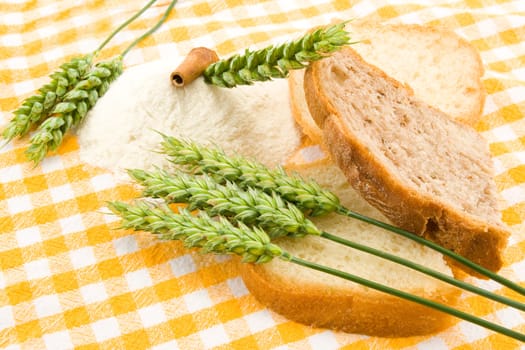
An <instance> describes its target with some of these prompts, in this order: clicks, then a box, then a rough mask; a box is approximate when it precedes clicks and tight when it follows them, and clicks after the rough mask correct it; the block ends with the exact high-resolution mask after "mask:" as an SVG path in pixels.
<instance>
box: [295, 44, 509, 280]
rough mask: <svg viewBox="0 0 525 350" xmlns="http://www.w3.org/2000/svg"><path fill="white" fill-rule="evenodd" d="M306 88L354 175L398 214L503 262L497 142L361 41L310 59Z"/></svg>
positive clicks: (410, 224)
mask: <svg viewBox="0 0 525 350" xmlns="http://www.w3.org/2000/svg"><path fill="white" fill-rule="evenodd" d="M304 87H305V96H306V100H307V102H308V106H309V109H310V112H311V114H312V117H313V118H314V120H315V121H316V123H317V124H318V125H319V127H320V128H321V130H322V132H323V137H324V141H325V144H326V146H327V147H328V149H329V153H330V155H331V157H332V158H333V159H334V161H335V162H336V163H337V164H338V166H339V167H340V168H341V169H342V170H343V172H344V173H345V175H346V177H347V179H348V180H349V182H350V183H351V185H352V186H353V187H354V188H355V189H356V190H357V191H358V192H359V193H360V194H361V196H363V198H364V199H365V200H367V201H368V202H369V203H371V204H372V205H373V206H375V207H376V208H378V209H379V210H380V211H381V212H382V213H383V214H384V215H385V216H386V217H388V218H389V219H390V220H391V221H392V222H393V223H394V224H396V225H398V226H400V227H402V228H404V229H407V230H409V231H411V232H414V233H416V234H420V235H422V236H424V237H426V238H428V239H430V240H433V241H435V242H436V243H438V244H440V245H442V246H444V247H446V248H449V249H451V250H453V251H456V252H457V253H459V254H461V255H463V256H465V257H467V258H469V259H470V260H472V261H474V262H476V263H478V264H480V265H482V266H484V267H486V268H488V269H490V270H493V271H497V270H499V269H500V268H501V266H502V250H503V249H504V247H505V245H506V238H507V236H508V231H507V228H506V227H505V225H504V224H503V223H502V221H501V218H500V212H499V211H498V209H497V195H496V189H495V184H494V181H493V172H492V171H493V169H492V162H491V159H490V155H489V152H488V145H487V143H486V142H485V140H483V138H482V137H481V136H480V135H479V134H478V133H477V132H475V131H474V130H473V129H472V128H470V127H467V126H465V125H462V124H459V123H457V122H455V121H453V120H452V119H451V118H449V117H448V116H447V115H446V114H444V113H443V112H441V111H440V110H437V109H434V108H432V107H430V106H429V105H427V104H425V103H424V102H422V101H420V100H418V99H417V98H416V97H414V95H413V93H412V91H411V89H409V88H407V87H406V86H405V85H403V84H402V83H400V82H398V81H396V80H394V79H393V78H391V77H389V76H388V75H386V74H385V73H384V72H383V71H381V70H380V69H379V68H377V67H375V66H373V65H370V64H368V63H367V62H365V61H364V60H363V58H362V57H361V56H360V55H359V54H357V52H355V51H354V50H353V49H352V48H350V47H347V48H344V49H342V50H341V51H338V52H336V53H335V54H334V55H333V56H331V57H328V58H326V59H323V60H321V61H318V62H315V63H313V64H312V65H310V66H309V67H308V68H307V70H306V74H305V81H304Z"/></svg>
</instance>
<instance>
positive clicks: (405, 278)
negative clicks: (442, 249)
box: [240, 159, 460, 337]
mask: <svg viewBox="0 0 525 350" xmlns="http://www.w3.org/2000/svg"><path fill="white" fill-rule="evenodd" d="M293 170H294V171H295V172H297V173H299V174H300V175H301V176H302V177H304V178H308V179H313V180H315V181H317V182H318V183H319V184H320V185H321V186H323V188H327V189H330V190H332V191H334V192H335V193H336V194H337V195H338V197H339V198H340V199H341V202H342V203H343V204H344V205H345V206H347V207H349V208H352V209H353V210H355V211H356V212H359V213H362V214H364V215H368V216H370V217H374V218H376V219H379V220H382V221H386V222H388V219H387V218H386V217H384V215H382V214H381V213H380V212H379V211H378V210H377V209H375V208H374V207H372V206H371V205H369V204H368V203H366V202H365V201H364V200H363V199H362V198H361V197H360V195H359V194H358V193H357V192H356V191H355V190H354V189H353V188H352V187H351V186H350V184H349V183H348V181H347V180H346V178H345V176H344V175H343V173H342V171H341V170H340V169H339V168H338V167H337V166H336V165H335V164H334V163H332V162H330V161H328V160H327V159H323V160H320V161H316V162H312V163H303V164H302V165H296V166H295V168H294V169H293ZM311 219H312V221H313V222H314V223H315V224H316V226H318V227H319V228H320V229H322V230H324V231H326V232H330V233H332V234H336V235H338V236H340V237H344V238H346V239H349V240H352V241H354V242H359V243H361V244H365V245H368V246H372V247H375V248H377V249H380V250H382V251H385V252H389V253H392V254H395V255H397V256H402V257H404V258H406V259H409V260H411V261H413V262H416V263H419V264H421V265H424V266H427V267H430V268H433V269H434V270H437V271H440V272H442V273H444V274H447V275H449V276H451V275H452V271H451V269H450V268H449V266H448V265H447V264H446V263H445V262H444V260H443V256H442V255H441V254H439V253H436V252H435V251H433V250H430V249H428V248H426V247H423V246H421V245H419V244H417V243H414V242H413V241H411V240H408V239H406V238H404V237H401V236H398V235H395V234H393V233H391V232H388V231H386V230H383V229H380V228H377V227H375V226H372V225H368V224H366V223H363V222H360V221H358V220H355V219H350V218H346V217H342V216H340V215H336V214H331V215H328V216H326V217H318V218H311ZM277 243H278V244H279V245H280V246H281V247H283V248H285V249H286V250H287V251H288V252H290V253H291V254H293V255H295V256H298V257H300V258H303V259H306V260H309V261H313V262H316V263H320V264H323V265H328V266H331V267H334V268H337V269H340V270H343V271H346V272H349V273H352V274H357V275H358V276H360V277H363V278H366V279H370V280H373V281H376V282H379V283H382V284H386V285H388V286H390V287H394V288H398V289H401V290H403V291H405V292H408V293H411V294H416V295H418V296H421V297H425V298H429V299H431V300H434V301H436V302H440V303H444V304H446V305H450V306H454V305H455V304H456V303H457V300H458V297H459V294H460V291H459V289H457V288H455V287H451V286H450V285H448V284H444V283H442V282H440V281H438V280H436V279H433V278H431V277H428V276H425V275H423V274H421V273H419V272H415V271H413V270H410V269H408V268H406V267H403V266H401V265H397V264H394V263H391V262H389V261H386V260H384V259H380V258H378V257H374V256H372V255H369V254H366V253H362V252H358V251H356V250H353V249H351V248H346V247H343V246H341V245H338V244H335V243H333V242H331V241H328V240H326V239H322V238H319V237H312V236H310V237H304V238H297V239H293V238H283V239H281V240H279V241H278V242H277ZM240 269H241V275H242V277H243V280H244V282H245V284H246V286H247V288H248V289H249V290H250V292H251V293H252V294H253V295H254V296H255V297H256V298H257V299H258V300H259V301H260V302H262V303H263V304H264V305H266V306H268V307H269V308H270V309H272V310H274V311H276V312H278V313H280V314H281V315H283V316H285V317H287V318H288V319H291V320H294V321H297V322H300V323H304V324H308V325H312V326H317V327H325V328H330V329H335V330H340V331H345V332H349V333H360V334H366V335H372V336H382V337H404V336H414V335H424V334H431V333H435V332H438V331H440V330H443V329H445V328H447V327H449V326H450V325H451V324H453V323H454V322H455V319H454V318H453V317H451V316H449V315H446V314H444V313H441V312H439V311H435V310H433V309H430V308H427V307H424V306H421V305H419V304H415V303H413V302H410V301H406V300H404V299H401V298H397V297H393V296H390V295H387V294H384V293H381V292H378V291H374V290H371V289H369V288H366V287H363V286H361V285H358V284H355V283H352V282H349V281H345V280H342V279H340V278H337V277H333V276H329V275H326V274H323V273H321V272H318V271H313V270H309V269H307V268H304V267H301V266H297V265H293V264H290V263H286V262H284V261H280V260H277V259H276V260H274V261H271V262H270V263H267V264H261V265H252V264H241V267H240Z"/></svg>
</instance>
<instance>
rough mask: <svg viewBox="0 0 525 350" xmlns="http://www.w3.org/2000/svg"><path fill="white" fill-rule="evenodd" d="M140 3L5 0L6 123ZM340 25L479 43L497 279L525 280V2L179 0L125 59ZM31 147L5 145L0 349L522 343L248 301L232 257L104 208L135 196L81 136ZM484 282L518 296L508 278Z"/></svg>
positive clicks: (226, 47)
mask: <svg viewBox="0 0 525 350" xmlns="http://www.w3.org/2000/svg"><path fill="white" fill-rule="evenodd" d="M144 4H145V1H139V0H130V1H125V2H124V1H123V2H115V1H105V0H100V1H75V2H73V1H60V2H58V1H54V0H40V1H29V0H27V1H24V0H0V13H1V14H2V15H1V16H0V105H1V114H0V127H2V129H3V126H4V125H5V124H6V123H7V122H8V121H9V120H10V119H11V111H13V110H14V109H15V108H16V107H17V106H18V105H19V104H20V103H21V102H22V101H23V99H24V98H26V97H28V96H30V95H31V94H33V93H34V91H35V90H36V89H37V88H38V87H40V86H41V85H43V84H44V83H45V82H47V81H48V78H47V75H48V74H50V73H51V72H53V71H54V70H55V69H56V68H57V67H58V65H60V64H61V63H63V62H65V61H66V60H68V59H69V58H71V57H73V56H76V55H77V54H82V53H88V52H90V51H92V50H94V49H95V48H96V47H97V46H98V44H99V43H100V42H101V41H102V40H103V39H104V38H105V37H106V36H107V35H108V34H109V33H110V32H111V30H112V29H113V28H116V27H117V26H118V25H119V24H120V23H122V22H123V21H124V20H125V19H126V18H128V17H130V16H131V15H132V14H133V13H134V12H136V11H137V10H138V9H139V8H141V7H142V6H143V5H144ZM167 5H168V1H167V0H161V1H159V2H158V3H156V4H155V5H154V6H153V7H152V8H151V9H150V10H149V11H148V12H146V13H145V14H144V15H143V16H142V17H141V18H139V19H138V20H137V21H136V22H134V23H133V24H131V25H130V26H129V28H127V29H126V30H125V31H124V32H122V33H121V34H120V35H118V36H117V37H115V38H114V40H113V41H112V42H111V43H110V45H108V47H107V48H106V49H105V50H104V51H103V52H102V53H101V58H104V57H110V56H113V55H115V54H117V53H119V52H121V51H122V50H123V49H124V48H125V47H126V46H127V45H128V44H129V43H130V42H131V41H132V40H133V39H134V38H135V37H137V36H138V35H140V34H141V33H142V32H143V31H145V30H146V29H147V28H149V27H151V26H152V25H153V24H154V23H155V22H156V21H157V20H158V19H159V18H160V16H161V15H162V13H163V12H164V10H165V8H166V7H167ZM333 18H368V19H370V20H374V21H384V22H403V23H420V24H429V25H436V26H444V27H446V28H449V29H451V30H454V31H455V32H457V33H458V34H460V35H461V36H463V37H464V38H466V39H467V40H469V41H470V42H472V43H473V45H474V46H475V47H476V48H477V49H478V50H479V51H480V53H481V56H482V59H483V62H484V65H485V68H486V73H485V76H484V84H485V88H486V90H487V92H488V97H487V101H486V105H485V110H484V115H483V117H482V120H481V122H480V123H479V125H478V126H477V128H478V129H479V131H480V132H481V133H482V134H483V135H484V136H485V137H486V138H487V140H488V141H489V143H490V147H491V151H492V154H493V159H494V164H495V168H496V181H497V185H498V189H499V191H500V193H501V197H502V210H503V217H504V220H505V221H506V222H507V223H508V224H509V225H510V226H511V228H512V229H513V230H514V234H513V236H512V238H511V240H510V245H509V248H508V250H507V253H506V265H505V267H504V269H503V270H502V272H501V273H502V274H503V275H505V276H506V277H508V278H510V279H512V280H514V281H517V282H520V283H522V284H523V283H525V257H524V255H525V229H524V221H525V3H524V2H523V1H522V0H514V1H512V0H465V1H460V0H435V1H430V0H428V1H424V0H423V1H411V0H391V1H386V0H355V1H345V0H309V1H308V0H293V1H292V0H290V1H271V0H267V1H256V0H211V1H202V0H196V1H188V0H186V1H183V0H180V1H179V3H178V4H177V5H176V6H175V9H174V11H173V13H172V14H171V16H170V17H169V20H168V21H167V22H166V23H165V25H164V26H163V27H162V28H161V29H160V30H159V31H158V32H157V33H156V34H155V35H154V36H153V37H150V38H149V39H147V40H146V41H144V42H143V43H141V44H140V45H139V47H138V48H136V49H134V50H133V51H132V52H131V53H130V54H129V55H128V56H126V59H125V65H126V66H132V65H135V64H139V63H142V62H148V61H152V60H156V59H159V58H169V57H175V56H177V55H183V54H185V53H187V52H188V51H189V49H191V48H192V47H194V46H199V45H204V46H208V47H212V48H215V49H216V50H217V51H218V53H219V54H220V55H227V54H229V53H232V52H234V51H238V50H241V49H243V48H245V47H249V46H252V45H256V44H261V45H262V44H264V43H265V42H268V41H270V40H276V39H278V38H280V37H282V38H283V40H284V39H287V38H290V37H291V36H294V35H295V36H297V33H302V32H304V31H305V30H307V29H309V28H311V27H313V26H316V25H320V24H325V23H329V22H330V21H331V20H332V19H333ZM26 147H27V139H24V140H22V141H15V142H12V143H10V144H8V145H6V146H4V147H3V148H0V348H7V349H46V348H47V349H70V348H78V349H211V348H214V349H271V348H278V349H336V348H346V349H457V350H459V349H462V350H463V349H465V350H466V349H523V345H522V344H521V345H520V344H518V343H517V342H516V341H513V340H511V339H508V338H506V337H503V336H500V335H496V334H494V333H492V332H489V331H486V330H485V329H482V328H480V327H477V326H474V325H471V324H469V323H466V322H460V321H458V323H457V324H456V325H454V326H453V327H452V328H450V329H448V330H446V331H444V332H442V333H440V334H436V335H434V336H429V337H413V338H403V339H379V338H369V337H364V336H361V335H352V334H342V333H337V332H331V331H327V330H322V329H312V328H309V327H306V326H303V325H299V324H296V323H293V322H290V321H288V320H286V319H284V318H283V317H281V316H279V315H277V314H275V313H273V312H271V311H269V310H268V309H266V308H265V307H263V306H262V305H260V304H259V303H258V302H257V301H256V300H255V299H254V298H253V297H252V296H251V295H250V294H249V292H248V291H247V290H246V288H245V286H244V284H243V282H242V280H241V279H240V277H239V274H238V271H237V270H236V267H235V264H234V263H233V261H232V260H231V259H229V258H224V257H217V256H203V255H199V254H196V253H194V252H190V251H187V250H185V249H184V248H183V247H182V246H181V245H180V244H179V243H177V242H160V241H158V240H156V239H155V237H152V236H151V235H149V234H146V233H132V232H128V231H123V230H117V229H115V227H116V225H117V224H116V218H115V217H113V216H110V215H107V214H105V212H104V206H105V202H106V201H108V200H116V199H120V200H127V199H130V198H132V197H134V196H135V195H136V193H135V192H134V191H133V189H131V188H130V187H128V186H126V185H123V184H120V183H119V182H118V181H117V180H116V179H115V178H114V177H113V175H112V174H111V173H109V172H108V171H105V170H102V169H95V168H92V167H90V166H88V165H86V164H83V163H82V162H81V161H80V159H79V156H78V145H77V143H76V140H75V138H74V137H71V136H69V137H67V138H66V139H65V141H64V144H63V145H62V147H61V148H60V150H59V151H58V153H56V154H53V155H51V156H50V157H48V158H47V159H45V161H44V162H43V163H42V164H41V165H40V166H38V167H33V165H32V164H31V163H29V162H27V160H26V159H25V157H24V154H23V152H24V150H25V148H26ZM474 282H475V283H478V284H479V285H482V286H483V287H486V288H488V289H491V290H494V291H497V292H498V293H501V294H504V295H509V296H512V297H515V298H516V296H515V295H514V294H513V293H511V292H509V291H508V290H506V289H504V288H501V287H500V286H498V285H497V284H492V283H488V282H482V281H474ZM522 300H523V298H522ZM305 307H307V306H305ZM462 307H463V308H464V309H465V310H468V311H469V312H472V313H474V314H476V315H478V316H481V317H484V318H487V319H489V320H492V321H494V322H497V323H500V324H503V325H505V326H507V327H512V328H514V329H516V330H519V331H521V332H525V315H524V314H523V313H520V312H518V311H515V310H513V309H511V308H506V307H502V306H501V305H498V304H495V303H490V302H487V301H485V300H483V299H481V298H478V297H473V296H471V295H467V294H465V296H464V297H463V299H462Z"/></svg>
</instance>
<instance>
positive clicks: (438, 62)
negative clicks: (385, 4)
mask: <svg viewBox="0 0 525 350" xmlns="http://www.w3.org/2000/svg"><path fill="white" fill-rule="evenodd" d="M346 30H348V31H349V32H350V34H351V37H352V40H353V41H358V42H357V43H356V44H354V45H352V48H353V49H354V50H355V51H357V52H358V53H359V54H360V55H361V56H362V57H363V58H364V59H365V61H367V62H369V63H371V64H373V65H375V66H378V67H379V68H380V69H381V70H383V71H384V72H385V73H386V74H388V75H389V76H391V77H393V78H394V79H396V80H398V81H400V82H402V83H404V84H409V85H410V87H411V88H412V89H413V90H414V94H415V95H416V96H417V97H418V98H420V99H421V100H423V101H424V102H426V103H427V104H429V105H431V106H434V107H438V108H439V109H441V110H442V111H443V112H445V113H446V114H448V115H450V116H451V117H452V118H454V119H455V120H457V121H459V122H462V123H464V124H467V125H471V126H474V125H475V124H476V123H477V122H478V120H479V117H480V116H481V113H482V109H483V104H484V101H485V92H484V89H483V85H482V82H481V77H482V76H483V64H482V62H481V58H480V56H479V53H478V52H477V50H476V49H475V48H474V47H473V46H472V45H471V44H470V43H468V42H467V41H466V40H464V39H462V38H461V37H459V36H458V35H456V34H455V33H453V32H451V31H447V30H444V29H438V28H435V27H429V26H420V25H412V24H390V25H379V24H370V23H364V22H359V23H358V22H355V21H352V22H350V23H349V24H348V25H347V27H346ZM303 78H304V70H294V71H291V72H290V76H289V79H288V83H289V88H290V101H291V109H292V114H293V116H294V118H295V120H296V121H297V123H298V124H299V125H300V127H301V129H302V131H303V132H304V134H306V135H307V136H308V137H309V138H310V139H311V140H312V141H314V142H316V143H321V144H322V133H321V130H320V129H319V127H318V126H317V124H316V123H315V121H314V120H313V119H312V118H311V116H310V113H309V111H308V106H307V104H306V100H305V97H304V89H303Z"/></svg>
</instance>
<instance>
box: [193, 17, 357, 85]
mask: <svg viewBox="0 0 525 350" xmlns="http://www.w3.org/2000/svg"><path fill="white" fill-rule="evenodd" d="M345 24H346V22H342V23H338V24H336V25H333V26H331V27H328V28H320V29H317V30H315V31H313V32H311V33H308V34H306V35H305V36H303V37H302V38H300V39H297V40H294V41H291V42H288V43H285V44H281V45H278V46H269V47H266V48H264V49H261V50H256V51H250V50H246V51H245V52H244V54H243V55H234V56H232V57H229V58H227V59H223V60H220V61H218V62H216V63H213V64H211V65H209V66H208V67H207V68H206V70H205V71H204V73H203V76H204V81H206V82H207V83H208V84H213V85H217V86H220V87H227V88H232V87H235V86H237V85H250V84H253V82H255V81H267V80H271V79H274V78H286V77H287V76H288V72H289V71H290V70H292V69H301V68H304V67H305V66H306V65H307V64H308V63H310V62H313V61H317V60H320V59H322V58H324V57H326V56H328V55H329V54H331V53H332V52H334V51H337V50H339V49H340V48H341V47H343V46H344V45H348V44H350V37H349V34H348V32H346V31H345V30H344V28H345Z"/></svg>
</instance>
